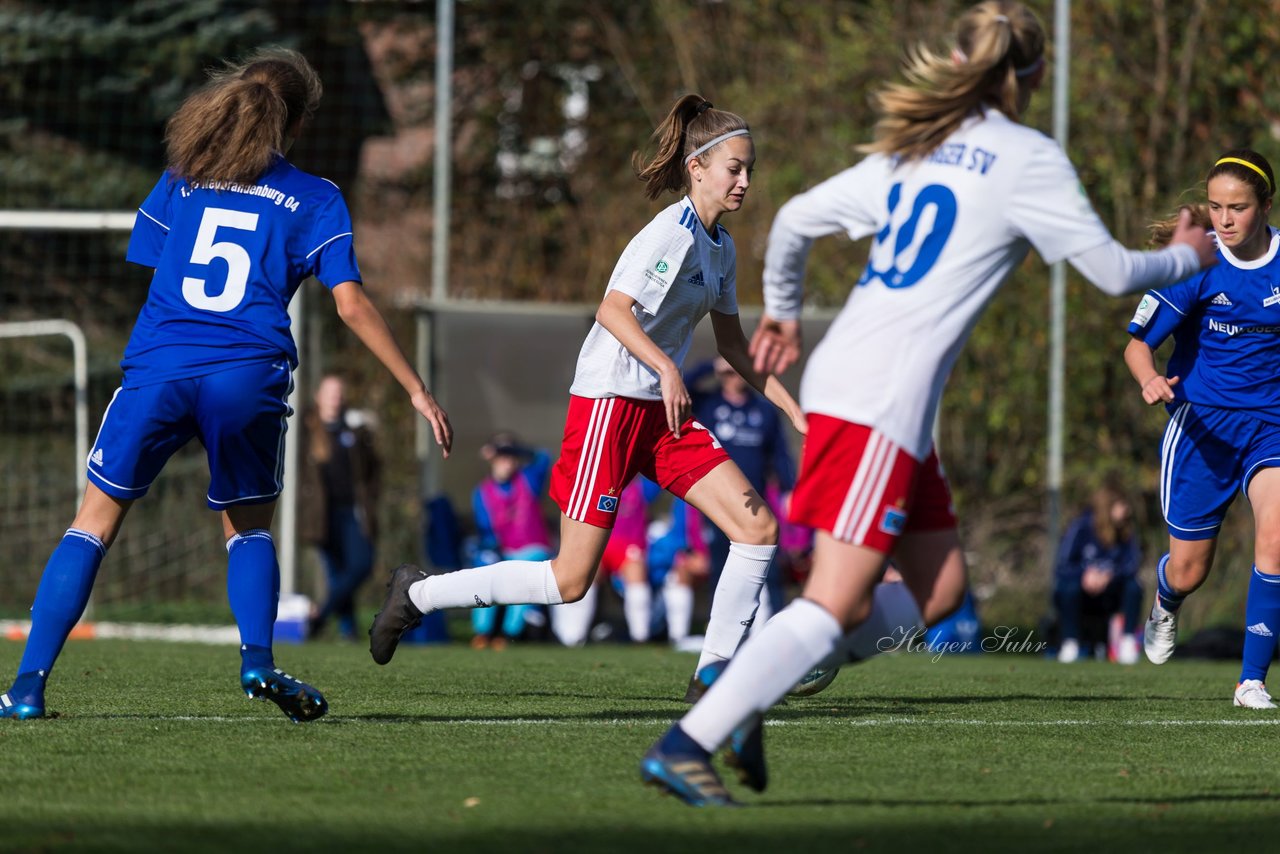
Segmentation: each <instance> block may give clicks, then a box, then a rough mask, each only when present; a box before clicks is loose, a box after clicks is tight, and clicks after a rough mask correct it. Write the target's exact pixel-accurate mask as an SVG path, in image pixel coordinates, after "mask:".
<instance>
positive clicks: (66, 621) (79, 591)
mask: <svg viewBox="0 0 1280 854" xmlns="http://www.w3.org/2000/svg"><path fill="white" fill-rule="evenodd" d="M106 554H107V547H106V546H105V545H103V543H102V540H100V539H98V538H97V537H95V536H94V535H93V534H90V533H87V532H85V531H81V530H78V529H76V528H68V529H67V533H66V534H64V535H63V537H62V542H60V543H58V547H57V548H55V549H54V550H53V554H52V555H50V556H49V562H48V563H47V564H45V567H44V575H42V576H41V577H40V586H39V588H37V589H36V600H35V603H34V604H33V605H32V606H31V634H30V635H29V636H28V637H27V646H26V648H25V649H24V650H23V651H22V662H21V663H20V664H19V665H18V674H19V676H20V679H19V681H20V682H21V683H22V686H21V687H22V689H23V690H22V691H19V690H18V688H19V685H18V683H15V684H14V689H15V690H14V695H15V697H18V696H23V695H29V694H30V692H31V691H32V690H36V691H39V692H41V693H43V691H44V683H45V681H46V680H48V678H49V671H50V670H52V669H53V662H54V661H55V660H56V659H57V657H58V654H59V653H60V652H62V645H63V644H64V643H66V641H67V636H68V635H69V634H71V630H72V629H73V628H75V625H76V623H77V622H79V620H80V617H81V616H82V615H83V614H84V609H85V606H86V605H88V604H89V593H90V592H91V591H92V590H93V580H94V579H95V578H97V577H98V567H99V566H101V565H102V558H103V557H105V556H106Z"/></svg>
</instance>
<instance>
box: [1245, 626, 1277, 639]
mask: <svg viewBox="0 0 1280 854" xmlns="http://www.w3.org/2000/svg"><path fill="white" fill-rule="evenodd" d="M1245 631H1247V632H1248V633H1249V634H1251V635H1257V636H1258V637H1262V638H1269V637H1271V629H1269V628H1267V624H1266V623H1254V624H1253V625H1252V626H1250V627H1249V628H1247V629H1245Z"/></svg>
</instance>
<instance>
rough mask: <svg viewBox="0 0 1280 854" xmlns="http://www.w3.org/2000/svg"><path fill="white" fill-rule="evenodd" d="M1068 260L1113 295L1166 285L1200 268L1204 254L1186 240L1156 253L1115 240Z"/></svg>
mask: <svg viewBox="0 0 1280 854" xmlns="http://www.w3.org/2000/svg"><path fill="white" fill-rule="evenodd" d="M1067 260H1068V261H1070V262H1071V266H1072V267H1075V268H1076V269H1077V270H1079V271H1080V273H1081V274H1082V275H1083V276H1084V277H1085V278H1086V279H1088V280H1089V281H1090V282H1093V284H1094V286H1096V287H1097V288H1098V290H1100V291H1102V292H1103V293H1107V294H1110V295H1111V296H1120V295H1121V294H1128V293H1133V292H1134V291H1144V290H1147V289H1149V288H1162V287H1164V286H1165V285H1168V284H1170V283H1172V282H1177V281H1181V280H1182V279H1185V278H1187V277H1188V276H1190V275H1192V274H1193V273H1195V272H1196V271H1198V270H1199V269H1200V256H1199V255H1197V254H1196V250H1195V249H1193V248H1191V247H1190V246H1187V245H1186V244H1183V243H1179V244H1175V245H1173V246H1166V247H1165V248H1163V249H1160V250H1157V251H1155V252H1138V251H1135V250H1132V249H1125V248H1124V247H1123V246H1121V245H1120V244H1119V243H1118V242H1117V241H1115V240H1112V241H1110V242H1108V243H1104V244H1103V245H1101V246H1095V247H1093V248H1092V249H1086V250H1085V251H1084V252H1080V253H1077V254H1075V255H1070V256H1068V258H1067Z"/></svg>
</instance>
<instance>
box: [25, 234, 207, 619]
mask: <svg viewBox="0 0 1280 854" xmlns="http://www.w3.org/2000/svg"><path fill="white" fill-rule="evenodd" d="M132 223H133V213H132V212H123V213H114V212H112V213H106V212H40V211H21V212H12V211H10V212H0V252H3V254H4V255H5V257H6V259H7V261H6V267H7V268H8V269H7V271H6V287H5V289H4V291H3V294H4V297H3V318H4V322H3V323H0V542H3V543H4V546H5V560H4V562H3V563H0V618H19V617H22V616H24V615H25V612H26V609H27V608H28V607H29V606H30V603H31V599H32V597H33V596H34V594H35V590H36V586H37V584H38V583H39V579H40V573H41V571H42V570H43V568H44V564H45V561H46V560H47V558H48V555H49V553H50V551H51V550H52V549H53V547H54V545H56V543H57V542H58V539H59V538H60V537H61V535H62V532H63V531H65V530H66V528H67V527H68V526H69V525H70V523H71V520H72V518H73V516H74V513H75V510H76V508H77V506H78V503H79V500H80V494H81V492H82V490H83V486H84V466H85V455H86V454H87V450H88V445H89V444H91V443H92V441H93V437H94V434H95V433H96V432H97V428H98V424H99V423H100V422H101V418H102V413H103V409H104V408H105V406H106V405H107V403H108V402H109V401H110V399H111V394H112V392H113V391H114V390H115V389H116V387H117V386H118V385H119V381H120V367H119V358H120V353H121V351H122V350H123V346H124V342H125V340H126V338H127V335H128V333H129V330H130V327H131V325H132V323H133V317H134V315H135V314H136V312H137V307H138V306H139V305H140V304H141V303H142V300H143V298H144V297H145V293H146V287H147V276H146V275H145V272H144V271H142V270H141V269H134V270H130V269H129V268H128V265H126V264H124V263H122V261H121V258H122V257H123V255H124V247H125V245H126V243H127V240H128V229H129V228H130V227H131V226H132ZM207 481H208V477H207V471H206V467H205V463H204V459H203V454H202V453H201V452H200V448H199V447H198V446H197V447H194V448H186V449H184V450H183V451H181V452H180V453H179V454H178V455H177V456H176V457H175V458H174V459H173V461H172V462H171V463H170V464H169V465H168V466H167V467H166V469H165V471H164V473H163V474H162V475H161V477H160V479H159V480H158V481H157V482H156V484H155V485H154V486H153V488H152V491H151V494H150V495H149V496H148V499H147V500H144V501H140V502H138V503H137V504H136V505H135V506H134V507H133V509H132V510H131V511H130V515H129V520H128V524H127V525H126V526H125V529H124V533H123V535H122V536H121V537H120V539H119V540H117V542H116V543H115V545H114V546H113V547H112V549H111V553H110V556H109V558H108V562H107V564H106V565H105V566H104V569H103V572H102V574H101V576H100V578H99V582H98V584H97V586H96V588H95V591H94V607H95V616H97V617H98V618H102V617H103V616H104V615H105V616H115V615H118V616H121V617H140V616H149V615H155V616H161V617H163V616H168V615H172V616H174V617H181V616H182V615H181V613H179V612H180V611H182V610H183V609H184V608H194V609H207V608H209V606H211V605H214V604H215V603H219V604H220V603H221V602H223V601H225V594H224V592H223V590H224V580H223V579H224V577H225V574H224V571H223V567H222V565H221V561H220V552H221V549H220V545H221V538H222V535H221V530H220V528H219V526H218V525H217V524H216V520H215V519H214V518H212V514H210V513H209V512H208V511H207V510H206V509H204V508H205V503H204V493H205V489H206V486H207ZM157 499H158V500H157Z"/></svg>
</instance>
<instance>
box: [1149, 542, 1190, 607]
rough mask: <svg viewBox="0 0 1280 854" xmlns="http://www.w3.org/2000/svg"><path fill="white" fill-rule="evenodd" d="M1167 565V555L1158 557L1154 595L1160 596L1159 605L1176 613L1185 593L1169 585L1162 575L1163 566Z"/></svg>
mask: <svg viewBox="0 0 1280 854" xmlns="http://www.w3.org/2000/svg"><path fill="white" fill-rule="evenodd" d="M1168 565H1169V556H1168V555H1167V554H1166V555H1165V556H1164V557H1162V558H1160V562H1159V563H1158V564H1156V595H1157V596H1159V597H1160V606H1161V607H1162V608H1164V609H1165V610H1166V611H1170V612H1172V613H1175V614H1176V613H1177V612H1178V609H1179V608H1181V607H1182V600H1183V599H1186V598H1187V595H1186V594H1185V593H1178V592H1176V591H1175V590H1174V589H1173V588H1172V587H1170V586H1169V582H1168V580H1166V579H1165V577H1164V568H1165V567H1166V566H1168Z"/></svg>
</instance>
